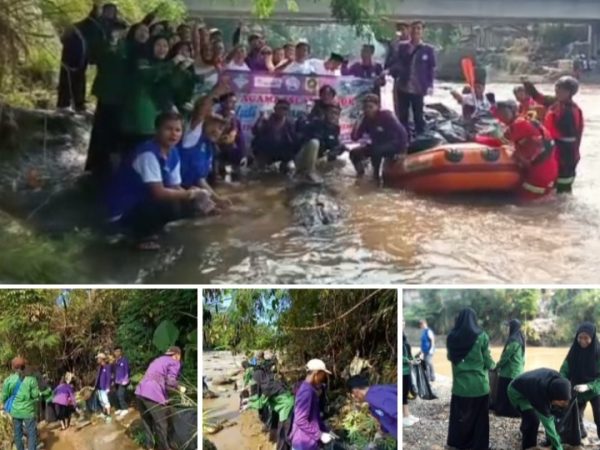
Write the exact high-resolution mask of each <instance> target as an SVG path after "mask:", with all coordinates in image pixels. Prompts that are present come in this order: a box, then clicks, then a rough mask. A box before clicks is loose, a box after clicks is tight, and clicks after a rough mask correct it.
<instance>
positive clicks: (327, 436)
mask: <svg viewBox="0 0 600 450" xmlns="http://www.w3.org/2000/svg"><path fill="white" fill-rule="evenodd" d="M332 440H333V438H332V437H331V435H330V434H329V433H321V442H322V443H323V444H329V443H330V442H331V441H332Z"/></svg>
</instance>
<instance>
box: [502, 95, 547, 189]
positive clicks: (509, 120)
mask: <svg viewBox="0 0 600 450" xmlns="http://www.w3.org/2000/svg"><path fill="white" fill-rule="evenodd" d="M496 114H497V115H498V118H499V119H500V121H501V122H503V123H505V124H506V125H508V129H507V130H506V132H505V138H506V139H507V140H508V141H510V142H511V143H513V145H514V147H515V152H514V153H513V158H514V159H515V160H516V161H517V163H518V164H519V166H520V167H521V169H522V171H523V182H522V184H521V186H520V187H519V189H518V191H517V196H518V198H519V200H521V201H528V200H537V199H540V198H543V197H546V196H547V195H549V194H552V193H553V192H554V185H555V183H556V179H557V177H558V164H557V161H556V151H555V147H554V142H553V141H552V138H551V137H550V134H549V133H548V131H547V130H546V128H545V127H544V126H543V125H542V124H541V123H539V122H538V121H537V120H534V119H530V118H529V117H527V116H519V115H518V107H517V104H516V103H515V102H514V101H505V102H499V103H498V104H497V106H496Z"/></svg>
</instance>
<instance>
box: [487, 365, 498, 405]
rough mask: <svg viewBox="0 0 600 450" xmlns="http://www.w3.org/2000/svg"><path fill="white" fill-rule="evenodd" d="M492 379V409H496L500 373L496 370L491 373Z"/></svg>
mask: <svg viewBox="0 0 600 450" xmlns="http://www.w3.org/2000/svg"><path fill="white" fill-rule="evenodd" d="M489 379H490V409H491V410H493V409H494V405H495V404H496V399H497V398H498V371H497V370H496V369H493V370H490V371H489Z"/></svg>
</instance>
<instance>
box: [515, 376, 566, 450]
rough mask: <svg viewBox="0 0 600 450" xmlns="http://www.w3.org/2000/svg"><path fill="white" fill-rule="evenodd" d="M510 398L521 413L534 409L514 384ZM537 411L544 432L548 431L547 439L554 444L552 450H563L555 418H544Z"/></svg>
mask: <svg viewBox="0 0 600 450" xmlns="http://www.w3.org/2000/svg"><path fill="white" fill-rule="evenodd" d="M507 393H508V398H509V400H510V402H511V403H512V405H513V406H514V407H515V408H517V409H519V410H520V411H528V410H530V409H533V406H532V405H531V403H529V400H527V399H526V398H525V397H524V396H523V395H522V394H521V393H520V392H519V391H517V390H516V389H515V388H514V387H513V386H512V383H511V384H509V385H508V391H507ZM534 411H535V415H536V416H537V417H538V419H540V422H541V424H542V425H543V426H544V430H546V437H547V438H548V440H549V441H550V443H551V444H552V450H563V446H562V442H561V440H560V435H559V434H558V431H556V424H555V422H554V417H552V416H544V415H542V414H540V413H539V412H538V411H537V410H534Z"/></svg>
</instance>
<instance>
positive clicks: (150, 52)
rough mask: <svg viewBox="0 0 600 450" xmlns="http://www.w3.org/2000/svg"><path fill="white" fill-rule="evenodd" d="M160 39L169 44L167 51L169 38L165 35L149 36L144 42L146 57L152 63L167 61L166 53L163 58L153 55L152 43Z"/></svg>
mask: <svg viewBox="0 0 600 450" xmlns="http://www.w3.org/2000/svg"><path fill="white" fill-rule="evenodd" d="M160 40H164V41H167V44H168V45H169V51H170V50H171V48H170V47H171V45H170V44H169V38H168V37H167V36H165V35H164V34H159V35H157V36H151V37H150V39H148V42H147V43H146V58H147V59H148V61H150V62H153V63H156V62H162V61H167V57H168V54H167V56H165V59H158V58H157V57H156V56H155V55H154V45H155V44H156V43H157V42H158V41H160Z"/></svg>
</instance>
